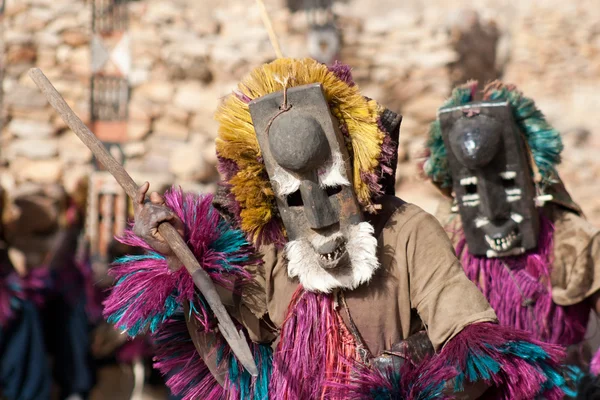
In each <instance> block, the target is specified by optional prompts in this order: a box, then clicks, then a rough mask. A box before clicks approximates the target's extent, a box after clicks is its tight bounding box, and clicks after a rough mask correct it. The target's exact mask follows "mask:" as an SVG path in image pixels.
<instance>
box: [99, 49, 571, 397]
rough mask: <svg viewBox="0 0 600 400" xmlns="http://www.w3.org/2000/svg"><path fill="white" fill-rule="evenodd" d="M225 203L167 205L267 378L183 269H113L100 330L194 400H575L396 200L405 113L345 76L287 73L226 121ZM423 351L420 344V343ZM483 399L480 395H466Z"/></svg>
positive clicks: (134, 261)
mask: <svg viewBox="0 0 600 400" xmlns="http://www.w3.org/2000/svg"><path fill="white" fill-rule="evenodd" d="M216 118H217V120H218V121H219V123H220V128H219V135H218V138H217V143H216V144H217V155H218V157H219V168H220V172H221V173H222V175H223V182H222V185H221V187H220V190H219V192H218V194H217V195H216V197H214V198H212V197H211V196H198V195H195V194H189V193H188V194H183V193H182V192H181V191H178V190H172V191H170V192H168V193H167V194H166V196H165V202H166V206H168V207H169V208H170V209H172V210H173V211H174V212H175V213H176V214H177V216H178V217H179V218H180V219H181V220H182V221H183V222H184V224H185V230H186V232H185V238H186V240H187V242H188V244H189V246H190V249H191V250H192V251H193V252H194V254H195V255H196V257H197V258H198V261H199V262H200V264H201V265H203V267H204V268H205V269H206V271H207V272H208V273H209V275H210V276H211V277H212V279H213V280H214V282H215V283H216V284H217V285H218V286H219V287H220V291H221V294H222V301H223V303H224V304H225V305H226V307H227V308H228V310H229V312H230V313H231V315H232V316H233V317H234V319H235V320H236V321H237V323H238V324H239V326H240V328H241V329H243V330H244V332H245V334H246V335H247V338H248V343H249V344H250V346H251V348H252V350H253V352H254V355H255V361H256V363H257V365H258V367H259V371H260V372H259V375H258V377H251V376H250V374H248V373H247V372H246V371H244V370H243V368H242V367H241V365H240V364H239V363H238V361H237V359H236V358H235V357H234V356H233V355H232V354H231V351H230V349H229V348H228V346H227V345H226V344H225V343H224V341H223V340H222V337H221V336H220V334H219V331H218V329H217V327H216V324H215V321H214V318H213V317H212V315H211V312H210V310H209V309H208V307H207V306H206V305H205V303H204V301H203V298H202V296H201V295H200V294H199V293H198V292H197V291H196V290H195V288H194V285H193V282H192V280H191V279H190V277H189V276H188V275H187V272H186V271H185V269H179V270H177V271H172V270H169V267H168V262H167V260H166V259H165V257H164V256H163V255H161V254H158V253H156V252H155V251H153V250H152V249H151V248H150V247H149V246H148V245H147V244H146V243H144V241H142V240H141V239H140V238H139V237H136V236H135V235H134V234H133V233H131V232H129V233H128V234H126V235H125V237H123V238H122V240H123V241H124V242H125V243H127V244H129V245H136V246H141V247H143V248H145V249H146V250H148V252H147V254H146V255H143V256H137V257H129V258H124V259H122V260H121V261H120V262H119V263H118V264H117V265H116V266H115V269H114V271H115V274H116V276H117V279H118V282H117V285H116V287H115V289H114V291H113V292H112V294H111V296H110V297H109V299H108V301H107V302H106V309H105V315H106V316H107V317H108V318H109V320H110V321H111V322H114V323H115V324H116V325H117V326H119V327H120V328H121V329H123V330H126V331H127V332H128V333H129V334H130V335H132V336H135V335H137V334H139V333H143V332H151V333H152V335H153V336H154V337H155V339H156V346H157V347H156V357H155V360H156V366H157V367H158V368H159V369H160V370H161V371H162V372H163V373H165V374H166V375H167V376H168V377H169V380H168V384H169V386H170V387H171V389H172V390H173V391H174V392H175V393H179V394H181V395H182V396H183V397H184V398H185V399H220V398H231V399H233V398H236V399H237V398H239V399H242V398H243V399H248V398H253V399H268V398H270V399H325V398H328V399H433V398H454V397H455V396H456V397H460V396H467V398H469V397H468V396H473V397H477V396H479V395H480V394H481V393H483V392H485V394H484V397H487V398H494V399H497V398H503V399H531V398H535V397H536V396H544V398H548V399H559V398H562V397H563V395H564V391H563V390H564V385H565V379H564V377H563V371H561V370H560V362H561V358H562V356H563V354H562V352H561V350H560V349H559V348H558V347H556V346H553V345H546V344H542V343H541V342H538V341H536V340H534V339H532V338H531V337H530V336H529V334H527V333H525V332H523V331H517V330H514V329H512V328H509V327H501V326H499V325H497V318H496V315H495V313H494V311H493V310H492V309H491V307H490V306H489V304H488V302H487V301H486V300H485V298H484V297H483V295H482V294H481V293H480V292H479V290H477V288H476V286H475V285H473V283H471V282H470V281H469V279H468V278H467V277H466V276H465V274H464V272H463V269H462V267H461V265H460V262H459V261H458V260H457V258H456V257H455V255H454V249H453V247H452V244H451V243H450V241H449V240H448V237H447V235H446V233H445V232H444V230H443V229H442V228H441V226H440V225H439V223H438V222H437V221H436V220H435V218H434V217H432V216H431V215H429V214H427V213H425V212H424V211H422V210H421V209H420V208H419V207H417V206H415V205H412V204H408V203H406V202H404V201H402V200H400V199H399V198H397V197H395V196H394V195H393V183H394V174H395V165H396V159H395V154H396V150H397V148H396V146H397V140H398V132H399V125H400V119H401V118H400V116H399V115H397V114H395V113H393V112H391V111H389V110H386V109H385V108H383V107H381V106H380V105H378V104H377V103H376V102H375V101H373V100H370V99H367V98H365V97H363V96H362V95H361V94H360V92H359V90H358V88H357V86H356V85H355V84H354V82H353V81H352V79H351V76H350V71H349V68H348V67H346V66H344V65H340V64H336V65H335V66H333V67H331V68H328V67H327V66H325V65H322V64H319V63H317V62H316V61H313V60H310V59H302V60H295V59H279V60H276V61H274V62H272V63H270V64H265V65H262V66H260V67H258V68H256V69H254V70H253V71H252V72H251V73H250V74H249V76H248V77H247V78H245V79H244V80H243V81H242V82H241V83H240V84H239V86H238V88H237V90H236V91H235V92H234V93H233V94H232V95H231V96H229V97H228V98H227V99H226V100H225V101H224V103H223V105H222V106H221V107H220V108H219V110H218V112H217V115H216ZM423 339H426V340H423ZM467 392H469V393H476V394H468V393H467Z"/></svg>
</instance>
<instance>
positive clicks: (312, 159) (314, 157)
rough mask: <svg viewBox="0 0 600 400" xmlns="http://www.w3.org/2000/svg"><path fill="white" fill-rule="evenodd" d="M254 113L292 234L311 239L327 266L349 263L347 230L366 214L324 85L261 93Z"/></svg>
mask: <svg viewBox="0 0 600 400" xmlns="http://www.w3.org/2000/svg"><path fill="white" fill-rule="evenodd" d="M250 113H251V116H252V121H253V125H254V129H255V131H256V135H257V138H258V142H259V145H260V149H261V153H262V158H263V160H264V163H265V166H266V170H267V173H268V175H269V179H270V181H271V183H272V185H273V189H274V190H275V195H276V199H277V206H278V210H279V213H280V215H281V219H282V221H283V223H284V225H285V228H286V231H287V237H288V240H289V241H295V240H302V239H305V240H306V241H308V242H310V243H311V244H312V248H313V250H314V252H315V253H316V254H317V255H318V260H319V264H320V265H321V267H322V268H324V269H335V268H336V267H338V266H339V265H342V264H345V263H344V259H345V258H347V251H346V244H347V243H348V235H347V234H348V231H349V229H350V227H351V226H353V225H356V224H359V223H360V222H362V221H363V215H362V212H361V209H360V206H359V204H358V200H357V198H356V195H355V193H354V189H353V187H352V184H351V183H350V182H352V168H351V165H350V162H349V161H348V160H349V156H348V151H347V150H346V147H345V144H344V139H343V137H342V134H341V132H340V130H339V128H338V122H337V120H336V119H335V118H334V117H333V116H332V115H331V112H330V110H329V106H328V104H327V102H326V100H325V97H324V95H323V90H322V87H321V85H320V84H309V85H304V86H298V87H294V88H290V89H287V90H286V93H285V96H284V92H283V91H280V92H276V93H272V94H269V95H266V96H263V97H261V98H258V99H256V100H254V101H252V102H251V103H250Z"/></svg>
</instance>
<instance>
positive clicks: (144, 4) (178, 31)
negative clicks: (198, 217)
mask: <svg viewBox="0 0 600 400" xmlns="http://www.w3.org/2000/svg"><path fill="white" fill-rule="evenodd" d="M266 3H267V8H268V9H269V12H270V14H271V17H272V19H273V23H274V26H275V30H276V32H277V34H278V36H279V39H280V41H281V46H282V50H283V52H284V54H285V55H286V56H293V57H302V56H307V55H308V51H307V45H306V39H307V37H306V35H307V17H306V15H304V14H303V13H291V12H290V11H289V10H288V9H287V8H286V7H285V2H284V1H283V0H267V1H266ZM400 3H401V4H400ZM472 3H473V2H469V1H466V0H455V1H453V2H446V1H442V0H429V1H423V0H421V1H417V0H411V1H403V2H397V1H392V0H368V1H367V0H347V1H343V2H340V3H337V4H336V5H335V7H334V11H335V14H336V15H337V25H338V27H339V28H340V29H341V31H342V34H343V47H342V51H341V54H340V59H341V61H343V62H346V63H348V64H350V65H352V66H353V73H354V76H355V79H356V80H357V82H358V83H359V84H360V86H361V87H362V88H363V91H364V93H365V94H366V95H368V96H370V97H374V98H376V99H378V100H380V101H381V102H383V103H385V104H386V105H387V106H388V107H390V108H392V109H393V110H395V111H398V112H401V113H402V114H403V115H404V121H403V124H402V129H401V139H400V142H401V146H400V153H401V154H400V163H401V165H400V167H399V170H398V171H399V174H398V189H399V191H398V193H399V195H400V196H401V197H404V198H405V199H407V200H409V201H413V202H416V203H417V204H419V205H421V206H422V207H424V208H425V209H427V210H428V211H433V210H434V209H435V206H436V202H437V201H438V199H439V197H438V194H437V192H436V190H435V189H433V188H432V187H431V185H429V184H428V183H426V182H423V181H422V180H420V178H419V177H418V174H417V170H416V164H417V162H418V159H419V155H420V153H421V150H422V147H423V142H424V138H425V133H426V131H427V126H428V124H429V122H430V121H431V120H432V119H433V118H434V116H435V112H436V109H437V107H439V105H440V104H441V103H442V101H443V100H444V98H445V97H446V96H447V95H448V94H449V92H450V90H451V88H452V86H453V85H455V84H457V83H461V82H464V81H466V80H467V79H472V78H475V79H479V80H480V81H483V82H485V81H488V80H491V79H494V78H501V79H503V80H505V81H507V82H512V83H515V84H517V85H518V86H519V87H520V88H521V89H522V90H523V91H524V92H525V93H526V95H528V96H530V97H533V98H534V99H535V100H536V102H537V104H538V105H539V107H540V108H541V109H542V110H543V111H544V112H545V113H546V115H547V116H548V118H549V120H550V121H551V122H552V123H554V125H555V126H556V127H557V128H559V129H560V130H561V131H562V132H563V133H564V139H565V144H566V151H565V153H564V161H563V165H562V167H561V173H562V176H563V178H564V180H565V181H566V182H567V187H568V188H569V190H570V191H571V192H572V194H573V196H574V197H575V199H576V200H577V201H578V202H579V203H580V204H581V205H582V207H583V209H584V210H585V212H586V214H587V216H588V217H589V218H590V219H591V220H592V221H593V222H594V223H596V224H600V200H599V199H598V196H596V195H595V194H596V193H598V192H600V180H599V179H598V174H599V172H600V161H599V159H598V157H597V156H596V155H597V154H598V151H600V128H599V126H600V113H599V112H598V110H599V109H600V7H598V3H597V0H579V1H577V2H564V1H559V0H545V1H537V2H527V1H519V0H503V1H497V0H496V1H492V0H485V1H480V2H477V4H476V5H475V4H472ZM129 8H130V14H131V23H130V24H131V26H130V34H131V51H132V60H133V70H132V73H131V76H130V78H131V104H130V120H129V130H128V135H129V142H128V143H127V144H126V145H125V146H124V151H125V155H126V157H127V161H126V167H127V169H128V170H129V171H131V172H132V173H133V175H134V176H135V178H136V179H138V180H142V179H148V180H150V181H151V182H152V184H153V187H155V188H156V187H159V186H161V185H163V184H170V183H173V182H175V183H179V184H183V185H184V186H186V187H190V188H192V187H193V188H195V189H197V190H206V191H210V190H212V189H213V188H214V183H215V182H216V180H217V179H218V174H217V171H216V169H215V163H216V158H215V154H214V145H213V138H214V136H215V133H216V130H217V126H216V123H215V122H214V121H213V120H212V113H213V112H214V110H215V109H216V107H217V105H218V104H219V101H220V100H221V98H222V97H223V96H225V95H227V94H228V93H229V92H230V91H231V89H232V88H233V87H234V86H235V83H236V81H238V80H239V79H240V78H241V77H242V76H243V75H244V74H245V73H247V72H248V71H249V70H250V69H251V68H252V67H254V66H256V65H258V64H260V63H263V62H266V61H269V60H271V59H273V57H274V53H273V50H272V48H271V45H270V43H269V41H268V36H267V33H266V31H265V29H264V27H263V25H262V21H261V18H260V14H259V11H258V7H256V5H255V4H254V2H253V1H250V0H220V1H217V0H203V1H193V0H170V1H163V0H139V1H135V2H132V3H130V4H129ZM90 21H91V15H90V5H89V1H83V0H7V8H6V16H5V21H4V23H5V25H4V30H5V32H4V35H5V62H6V76H5V78H4V91H5V110H4V117H5V124H4V129H3V131H2V135H1V143H0V144H1V154H0V161H1V167H0V168H1V172H2V182H3V184H4V185H5V186H8V187H9V188H10V187H17V188H20V187H29V186H31V185H61V186H64V187H65V188H66V189H67V191H72V190H74V187H75V184H76V182H77V181H78V180H79V179H81V178H83V177H85V176H86V175H87V174H88V173H89V171H90V170H91V166H90V163H89V162H90V160H91V154H90V153H89V152H88V151H87V149H86V148H85V147H83V145H81V144H80V143H79V142H78V139H77V138H76V137H75V135H74V134H73V133H72V132H70V131H69V130H68V129H67V128H66V127H65V125H64V123H63V122H62V121H61V120H60V118H59V117H57V115H56V114H55V113H54V112H53V111H52V110H51V109H50V107H49V106H48V105H47V104H46V102H45V100H44V98H43V97H42V96H41V95H40V94H39V93H38V92H37V89H36V88H34V85H33V83H32V82H31V81H30V80H29V78H28V77H27V75H26V71H27V70H28V69H29V68H30V67H32V66H39V67H41V68H42V69H43V70H44V72H45V73H46V74H47V75H48V77H49V78H50V79H51V80H52V82H53V83H54V84H55V85H56V87H57V88H58V89H59V91H61V92H62V94H63V95H64V97H65V98H66V99H67V101H68V103H69V104H70V105H71V106H72V107H73V109H74V110H75V111H76V112H77V113H78V115H79V116H80V117H81V118H82V119H83V120H84V121H87V120H89V105H88V103H89V101H88V100H89V76H90V50H89V42H90V36H91V32H90V31H91V29H90Z"/></svg>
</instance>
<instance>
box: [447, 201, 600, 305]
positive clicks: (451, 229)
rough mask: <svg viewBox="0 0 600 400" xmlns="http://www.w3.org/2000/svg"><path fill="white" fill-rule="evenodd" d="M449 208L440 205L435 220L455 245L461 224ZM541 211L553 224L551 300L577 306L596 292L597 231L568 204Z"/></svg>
mask: <svg viewBox="0 0 600 400" xmlns="http://www.w3.org/2000/svg"><path fill="white" fill-rule="evenodd" d="M450 208H451V204H450V201H447V202H443V203H442V204H441V205H440V207H439V208H438V211H437V213H436V217H437V218H438V219H439V221H440V222H441V223H442V225H443V226H444V227H445V229H446V231H447V233H448V235H449V237H450V239H451V241H452V242H453V243H454V245H456V244H457V243H458V241H459V240H460V233H461V231H462V229H461V228H462V223H461V220H460V216H459V214H458V213H452V212H451V211H450ZM542 211H543V213H544V215H546V216H547V217H548V218H549V219H550V221H552V224H553V225H554V249H553V263H552V268H551V281H552V299H553V300H554V302H555V303H556V304H558V305H561V306H570V305H573V304H577V303H580V302H582V301H583V300H585V299H587V298H588V297H590V296H591V295H592V294H594V293H595V292H597V291H598V290H600V235H599V233H600V230H599V229H597V228H595V227H594V226H592V225H591V224H590V223H588V222H587V221H586V220H585V219H584V218H583V217H582V216H580V215H579V213H578V212H577V207H575V206H570V205H569V203H561V204H558V203H557V202H551V203H546V205H545V206H544V208H543V210H542Z"/></svg>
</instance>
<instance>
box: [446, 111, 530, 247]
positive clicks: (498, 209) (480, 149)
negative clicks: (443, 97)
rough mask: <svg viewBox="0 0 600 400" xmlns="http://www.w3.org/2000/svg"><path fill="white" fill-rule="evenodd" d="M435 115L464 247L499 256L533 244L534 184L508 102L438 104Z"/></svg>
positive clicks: (523, 143)
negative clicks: (460, 220) (453, 105)
mask: <svg viewBox="0 0 600 400" xmlns="http://www.w3.org/2000/svg"><path fill="white" fill-rule="evenodd" d="M438 118H439V120H440V125H441V129H442V136H443V139H444V143H445V147H446V151H447V154H448V163H449V167H450V170H451V173H452V182H453V183H452V188H453V191H454V195H455V199H456V203H457V205H458V208H459V212H460V216H461V219H462V224H463V230H464V233H465V237H466V240H467V244H468V247H469V252H470V253H471V254H473V255H477V256H487V257H504V256H511V255H516V254H521V253H524V252H525V251H527V250H530V249H534V248H535V247H536V246H537V238H538V232H539V215H538V212H537V209H536V207H535V185H534V181H533V178H532V172H531V168H530V166H529V164H528V157H529V156H528V150H527V148H526V147H525V146H526V145H525V142H524V140H523V137H522V135H521V133H520V131H519V129H518V127H517V125H516V123H515V121H514V119H513V116H512V113H511V108H510V105H509V104H508V102H505V101H484V102H473V103H469V104H466V105H463V106H458V107H447V108H442V109H441V110H440V111H439V113H438Z"/></svg>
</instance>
